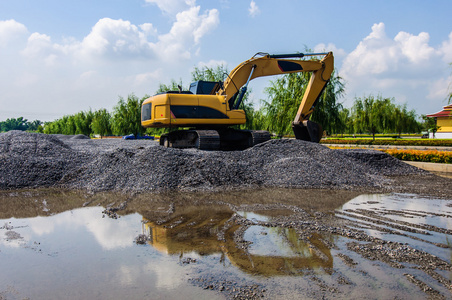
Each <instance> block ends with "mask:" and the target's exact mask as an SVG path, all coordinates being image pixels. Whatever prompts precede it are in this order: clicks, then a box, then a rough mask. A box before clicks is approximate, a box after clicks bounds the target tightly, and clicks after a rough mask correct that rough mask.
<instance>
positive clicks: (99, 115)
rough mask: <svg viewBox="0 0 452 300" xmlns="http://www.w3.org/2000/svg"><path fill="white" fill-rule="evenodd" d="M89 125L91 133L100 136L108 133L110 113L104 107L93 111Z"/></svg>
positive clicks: (109, 132) (109, 129) (109, 130)
mask: <svg viewBox="0 0 452 300" xmlns="http://www.w3.org/2000/svg"><path fill="white" fill-rule="evenodd" d="M90 126H91V129H92V131H93V133H95V134H99V135H100V137H101V138H102V136H107V135H110V134H111V133H112V132H111V115H110V113H109V112H108V111H107V110H106V109H105V108H101V109H99V110H97V111H95V112H94V117H93V120H92V122H91V125H90Z"/></svg>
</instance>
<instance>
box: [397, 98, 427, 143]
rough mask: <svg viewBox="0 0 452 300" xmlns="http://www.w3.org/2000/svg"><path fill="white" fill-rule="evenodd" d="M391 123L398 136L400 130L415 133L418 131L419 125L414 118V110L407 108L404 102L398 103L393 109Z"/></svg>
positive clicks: (400, 132)
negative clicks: (402, 103)
mask: <svg viewBox="0 0 452 300" xmlns="http://www.w3.org/2000/svg"><path fill="white" fill-rule="evenodd" d="M393 119H394V121H393V124H394V131H395V133H397V134H398V136H400V135H401V134H402V132H405V133H415V132H419V131H420V128H421V125H420V124H419V122H418V121H417V120H416V119H417V115H416V111H415V110H414V109H413V110H410V111H409V110H408V109H407V106H406V104H404V105H398V106H396V107H395V108H394V111H393Z"/></svg>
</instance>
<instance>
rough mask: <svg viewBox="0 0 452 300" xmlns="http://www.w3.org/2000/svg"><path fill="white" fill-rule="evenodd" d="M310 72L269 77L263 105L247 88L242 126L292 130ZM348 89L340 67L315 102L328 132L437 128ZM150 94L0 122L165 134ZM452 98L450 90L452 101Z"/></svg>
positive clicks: (4, 126) (220, 73)
mask: <svg viewBox="0 0 452 300" xmlns="http://www.w3.org/2000/svg"><path fill="white" fill-rule="evenodd" d="M227 74H228V70H227V69H226V68H225V67H224V66H223V65H219V66H216V67H212V68H210V67H202V68H195V69H194V71H193V72H192V81H197V80H206V81H223V80H224V78H225V76H227ZM310 76H311V74H310V73H308V72H303V73H292V74H287V75H282V76H279V77H278V78H277V79H275V80H272V81H270V85H269V86H268V87H267V88H266V89H265V90H264V92H265V94H266V96H267V99H266V100H262V101H261V103H260V106H259V108H256V107H255V106H254V105H253V103H251V102H250V101H247V99H248V98H249V93H250V90H249V91H248V92H247V93H246V95H245V97H244V101H243V102H242V105H241V108H242V109H244V110H245V112H246V115H247V122H246V124H244V125H241V126H239V127H240V128H242V129H253V130H255V129H258V130H267V131H269V132H271V133H273V134H275V135H277V136H284V135H291V134H292V128H291V124H292V121H293V118H294V116H295V114H296V112H297V110H298V107H299V105H300V103H301V100H302V98H303V94H304V93H305V91H306V88H307V85H308V82H309V79H310ZM180 86H183V83H182V81H181V80H179V82H177V81H176V80H171V82H170V83H169V84H160V86H159V88H158V90H157V91H156V93H161V92H166V91H177V90H178V89H179V87H180ZM344 92H345V84H344V81H343V79H342V78H341V77H339V76H338V75H337V74H336V72H333V74H332V76H331V79H330V81H329V82H328V83H327V85H326V87H325V89H324V92H323V93H322V95H321V97H320V98H319V99H318V101H317V103H316V104H315V110H314V113H313V114H312V116H311V120H312V121H314V122H317V123H319V124H321V125H322V127H323V129H324V130H325V131H326V132H327V134H336V135H337V134H362V133H368V134H372V135H373V136H374V138H375V134H378V133H385V134H397V135H399V136H400V135H401V134H402V133H419V132H421V131H422V130H429V129H430V130H433V129H434V127H435V124H433V123H434V122H432V121H434V120H433V119H432V118H426V117H425V116H420V118H419V117H418V116H417V114H416V112H415V111H414V110H408V108H407V106H406V105H399V104H396V103H395V99H394V98H384V97H383V96H382V95H377V96H374V95H372V94H369V95H365V96H362V97H356V98H355V99H354V103H353V105H352V107H351V108H344V107H343V105H342V104H341V103H340V100H341V98H343V96H344ZM148 97H149V96H148V95H145V96H144V97H142V98H139V97H137V96H135V95H134V94H130V95H128V97H127V99H124V98H122V97H120V98H119V100H118V103H117V104H116V105H115V106H114V107H113V110H112V111H111V112H109V111H108V110H106V109H104V108H102V109H99V110H96V111H92V110H88V111H85V112H83V111H82V112H78V113H76V114H74V115H66V116H63V117H62V118H59V119H57V120H54V121H52V122H45V123H42V122H40V121H38V120H36V121H33V122H28V121H27V120H26V119H23V118H18V119H8V120H6V121H4V122H0V126H1V127H0V128H1V131H8V130H29V131H37V132H42V133H47V134H67V135H74V134H84V135H88V136H92V135H100V136H108V135H127V134H134V135H144V134H151V135H152V134H161V133H163V132H165V131H166V130H168V129H153V128H148V129H145V128H143V127H141V104H142V103H143V101H144V100H145V99H147V98H148ZM451 97H452V93H451V95H449V100H450V99H451Z"/></svg>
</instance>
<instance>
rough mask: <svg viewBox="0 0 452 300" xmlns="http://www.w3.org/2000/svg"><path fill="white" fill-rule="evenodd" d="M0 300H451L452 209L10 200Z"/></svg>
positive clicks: (185, 200) (309, 198) (254, 198)
mask: <svg viewBox="0 0 452 300" xmlns="http://www.w3.org/2000/svg"><path fill="white" fill-rule="evenodd" d="M0 205H1V211H0V270H1V272H0V299H125V298H127V299H262V298H264V299H300V298H302V299H322V298H325V299H333V298H334V299H362V298H363V297H368V298H375V299H393V298H400V299H405V298H410V299H425V298H427V297H429V298H434V299H450V298H451V291H452V287H451V284H452V282H451V279H452V267H451V258H452V251H451V245H452V244H451V243H452V235H451V233H452V219H451V218H452V199H451V200H439V199H430V198H421V197H419V196H417V195H409V194H387V195H375V194H374V195H372V194H371V195H365V194H364V195H360V194H359V193H356V192H347V191H322V190H259V191H250V192H234V193H232V192H231V193H217V194H212V193H210V194H173V195H171V194H165V195H137V196H125V195H122V194H96V195H86V194H82V193H77V192H61V191H60V192H56V191H49V190H40V191H39V190H32V191H8V192H1V193H0Z"/></svg>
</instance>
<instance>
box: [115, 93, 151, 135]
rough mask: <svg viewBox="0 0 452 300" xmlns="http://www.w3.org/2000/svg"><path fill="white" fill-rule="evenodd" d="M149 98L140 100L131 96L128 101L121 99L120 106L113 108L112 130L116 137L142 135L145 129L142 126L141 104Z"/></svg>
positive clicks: (145, 97)
mask: <svg viewBox="0 0 452 300" xmlns="http://www.w3.org/2000/svg"><path fill="white" fill-rule="evenodd" d="M147 98H149V96H144V97H143V98H142V99H139V98H138V97H136V96H135V95H133V94H131V95H129V96H128V97H127V101H126V100H124V99H123V98H122V97H120V98H119V101H118V104H117V105H116V106H115V107H114V108H113V117H112V129H113V133H114V134H115V135H127V134H134V135H135V136H137V135H142V134H143V133H144V132H145V129H144V128H143V127H142V126H141V104H143V102H144V100H146V99H147Z"/></svg>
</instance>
